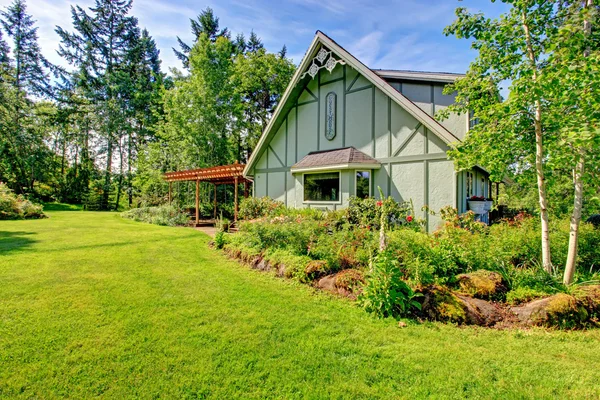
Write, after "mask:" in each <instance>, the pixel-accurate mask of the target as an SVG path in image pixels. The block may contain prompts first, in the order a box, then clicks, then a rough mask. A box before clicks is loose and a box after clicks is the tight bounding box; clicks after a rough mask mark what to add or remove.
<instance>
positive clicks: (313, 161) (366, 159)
mask: <svg viewBox="0 0 600 400" xmlns="http://www.w3.org/2000/svg"><path fill="white" fill-rule="evenodd" d="M379 168H381V163H380V162H379V161H377V160H376V159H374V158H373V157H371V156H369V155H367V154H365V153H363V152H362V151H360V150H356V149H355V148H354V147H344V148H341V149H334V150H322V151H312V152H310V153H308V154H307V155H306V156H305V157H304V158H303V159H302V160H300V161H298V162H297V163H296V164H294V165H292V168H291V170H292V173H296V172H307V171H327V170H333V169H336V170H338V169H379Z"/></svg>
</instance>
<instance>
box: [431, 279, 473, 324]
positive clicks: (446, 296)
mask: <svg viewBox="0 0 600 400" xmlns="http://www.w3.org/2000/svg"><path fill="white" fill-rule="evenodd" d="M420 292H421V294H423V303H422V305H421V314H422V316H423V317H424V318H426V319H429V320H432V321H441V322H454V323H457V324H464V323H466V322H467V313H466V311H465V306H464V305H463V303H462V302H461V301H460V300H459V298H458V297H456V295H454V294H453V293H452V292H451V291H450V290H448V289H446V288H445V287H442V286H439V285H431V286H427V287H425V288H423V289H421V290H420Z"/></svg>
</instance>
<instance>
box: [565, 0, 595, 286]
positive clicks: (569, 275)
mask: <svg viewBox="0 0 600 400" xmlns="http://www.w3.org/2000/svg"><path fill="white" fill-rule="evenodd" d="M583 6H584V8H588V7H591V6H592V0H585V1H584V4H583ZM583 30H584V32H585V34H586V35H589V34H591V32H592V24H591V22H590V21H588V20H585V21H584V22H583ZM583 55H584V56H585V57H587V56H588V55H589V49H586V50H584V54H583ZM585 157H586V152H585V150H584V149H580V150H579V158H578V160H577V164H576V165H575V170H574V171H573V186H574V188H575V196H574V200H573V213H572V214H571V225H570V227H569V250H568V252H567V262H566V263H565V274H564V276H563V283H564V284H565V285H570V284H571V283H573V276H574V275H575V266H576V263H577V244H578V243H579V226H580V225H581V210H582V208H583V173H584V168H585Z"/></svg>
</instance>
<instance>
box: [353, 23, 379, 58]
mask: <svg viewBox="0 0 600 400" xmlns="http://www.w3.org/2000/svg"><path fill="white" fill-rule="evenodd" d="M382 37H383V32H381V31H375V32H371V33H368V34H366V35H365V36H363V37H361V38H360V39H359V40H358V41H357V42H355V43H353V44H352V45H351V46H350V47H349V48H348V50H349V51H350V53H352V55H354V56H355V57H356V58H358V59H359V60H360V61H362V62H363V63H365V64H366V65H371V64H373V62H374V61H375V59H376V58H377V56H378V55H379V49H380V47H381V44H382V43H381V39H382Z"/></svg>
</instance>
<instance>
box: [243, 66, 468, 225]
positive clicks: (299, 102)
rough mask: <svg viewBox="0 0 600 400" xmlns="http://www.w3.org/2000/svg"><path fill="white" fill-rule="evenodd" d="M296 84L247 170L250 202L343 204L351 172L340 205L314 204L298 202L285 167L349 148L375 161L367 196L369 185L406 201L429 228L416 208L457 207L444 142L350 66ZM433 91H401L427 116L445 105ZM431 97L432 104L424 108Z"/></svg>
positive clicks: (350, 190)
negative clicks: (332, 116)
mask: <svg viewBox="0 0 600 400" xmlns="http://www.w3.org/2000/svg"><path fill="white" fill-rule="evenodd" d="M300 84H301V85H305V86H304V90H303V91H302V92H301V93H300V95H299V96H296V98H295V99H291V100H290V101H293V104H292V105H291V107H290V108H289V111H288V113H287V115H286V116H285V118H284V119H283V122H282V123H281V125H280V126H278V127H277V129H276V133H275V134H274V135H273V137H272V138H271V139H270V140H267V143H268V144H269V145H268V146H263V149H262V154H260V155H259V159H258V162H257V163H256V165H255V168H254V171H253V172H254V177H255V186H254V195H255V196H258V197H260V196H265V195H268V196H270V197H273V198H275V199H278V200H281V201H284V202H285V203H286V205H287V206H290V207H308V206H311V207H319V208H324V207H327V208H331V209H335V208H339V207H344V206H346V205H347V203H348V199H349V198H350V196H351V195H354V192H355V188H354V186H355V185H354V179H355V178H354V176H355V171H342V174H341V184H342V185H341V186H342V201H341V204H331V205H328V206H325V205H318V206H317V205H313V204H306V203H304V201H303V188H302V175H301V174H297V175H296V176H294V175H292V174H291V172H290V167H291V166H292V165H294V164H295V163H296V162H297V161H299V160H300V159H302V158H303V157H304V156H305V155H306V154H308V153H309V152H310V151H316V150H328V149H335V148H341V147H346V146H354V147H355V148H357V149H359V150H361V151H363V152H364V153H366V154H368V155H370V156H372V157H375V158H377V159H378V160H379V161H380V162H381V163H382V167H381V169H380V170H375V171H374V173H373V178H372V194H374V195H376V196H378V194H377V192H378V191H377V187H381V189H382V190H383V192H384V194H385V195H386V196H387V195H390V194H391V195H392V196H394V197H395V198H396V199H397V200H404V201H409V200H412V201H413V204H414V207H415V211H416V213H417V214H418V215H420V216H422V217H423V218H426V219H428V226H429V228H430V229H434V228H435V227H436V226H437V224H438V223H439V219H437V217H435V216H429V215H428V214H427V213H426V212H425V211H422V207H423V206H424V205H429V206H430V207H432V208H434V209H439V208H441V207H442V206H444V205H452V206H457V205H458V204H459V203H462V202H463V199H462V198H460V196H461V195H462V194H461V193H462V192H461V193H459V192H457V177H455V173H454V168H453V164H452V162H451V161H448V160H447V157H446V151H447V150H448V147H447V146H446V144H445V143H444V142H443V141H442V140H441V139H439V138H438V137H437V136H435V135H434V134H433V133H431V132H429V131H428V130H427V129H426V128H425V127H424V126H423V125H422V124H420V123H419V122H418V121H417V120H416V119H415V118H414V117H413V116H412V115H410V114H409V113H408V112H407V111H405V110H404V109H403V108H402V107H400V106H399V105H397V104H396V103H395V102H394V101H393V100H391V99H390V98H389V97H388V96H387V95H385V94H384V93H383V92H381V91H380V90H379V89H377V88H376V87H375V86H373V85H372V84H371V83H370V82H369V81H368V80H367V79H365V78H364V77H362V76H359V75H358V74H357V72H356V71H355V70H353V69H352V68H351V67H349V66H342V65H338V66H336V68H335V69H334V71H333V73H331V74H330V73H329V72H327V71H324V70H322V71H321V72H320V73H319V75H318V76H317V77H315V79H310V78H305V80H304V81H303V82H301V83H300ZM403 86H404V85H403ZM436 87H437V86H435V85H433V86H427V87H425V86H423V87H420V86H419V85H418V84H411V85H408V86H404V90H405V91H406V93H405V94H406V95H407V96H408V97H409V98H410V99H411V100H413V101H415V102H416V103H417V104H418V105H419V106H421V107H423V109H424V110H426V111H427V112H430V113H433V112H435V109H436V108H439V107H443V106H444V104H447V103H448V101H450V100H449V96H447V97H443V96H442V95H441V94H440V95H439V96H438V95H436V93H437V92H436V91H437V90H438V89H436ZM440 90H441V89H440ZM330 92H334V93H336V95H337V107H336V110H337V112H336V136H335V138H334V139H333V140H327V139H326V138H325V136H324V130H325V97H326V96H327V94H328V93H330ZM432 93H433V100H434V102H436V103H431V104H429V103H427V102H428V101H431V100H432ZM440 93H441V91H440ZM428 104H429V105H428ZM428 107H429V108H428ZM464 122H465V126H466V120H465V121H464ZM457 130H458V131H460V130H459V129H458V128H456V129H454V128H453V129H452V132H455V131H457ZM463 131H464V130H463ZM463 134H464V132H463Z"/></svg>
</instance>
